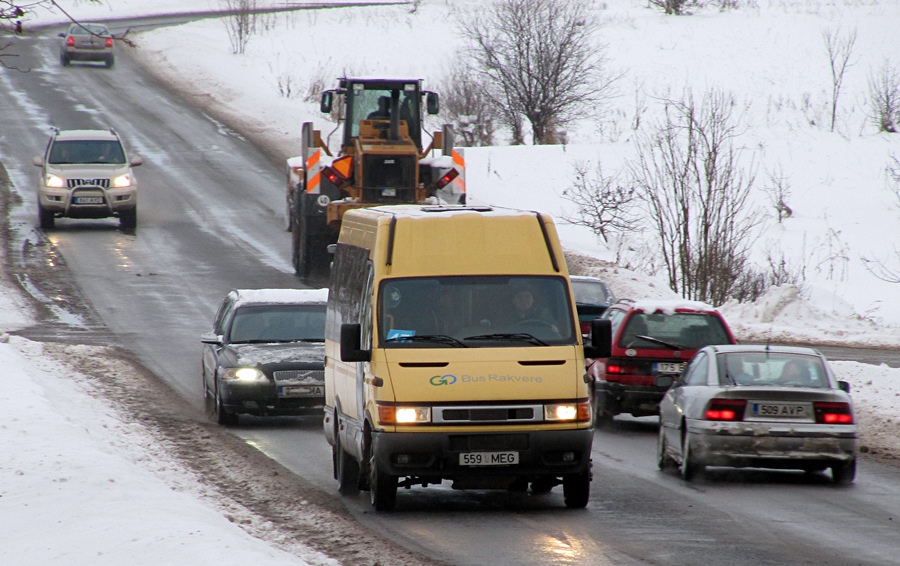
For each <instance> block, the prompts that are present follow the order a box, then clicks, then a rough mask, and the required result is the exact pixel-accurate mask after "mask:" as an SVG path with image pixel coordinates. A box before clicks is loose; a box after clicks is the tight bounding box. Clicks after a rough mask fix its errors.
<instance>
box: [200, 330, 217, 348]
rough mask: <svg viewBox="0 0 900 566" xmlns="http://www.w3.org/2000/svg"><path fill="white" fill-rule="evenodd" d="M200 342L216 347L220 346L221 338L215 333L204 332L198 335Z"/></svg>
mask: <svg viewBox="0 0 900 566" xmlns="http://www.w3.org/2000/svg"><path fill="white" fill-rule="evenodd" d="M200 341H201V342H203V343H204V344H213V345H216V346H220V345H221V344H222V337H221V336H219V335H217V334H216V333H215V332H204V333H203V334H201V335H200Z"/></svg>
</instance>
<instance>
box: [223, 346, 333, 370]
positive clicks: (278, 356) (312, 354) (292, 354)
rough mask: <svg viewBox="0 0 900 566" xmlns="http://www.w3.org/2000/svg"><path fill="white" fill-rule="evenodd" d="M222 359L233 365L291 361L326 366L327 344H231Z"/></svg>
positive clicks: (311, 365) (309, 365)
mask: <svg viewBox="0 0 900 566" xmlns="http://www.w3.org/2000/svg"><path fill="white" fill-rule="evenodd" d="M222 361H223V365H231V366H232V367H237V366H262V365H270V364H289V363H297V364H304V365H308V367H313V366H318V367H324V365H325V344H324V343H322V342H275V343H265V344H229V345H228V347H226V348H225V351H224V352H222Z"/></svg>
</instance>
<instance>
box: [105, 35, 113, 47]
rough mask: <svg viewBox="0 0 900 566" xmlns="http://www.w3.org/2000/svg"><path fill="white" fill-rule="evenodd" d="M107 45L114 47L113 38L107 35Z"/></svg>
mask: <svg viewBox="0 0 900 566" xmlns="http://www.w3.org/2000/svg"><path fill="white" fill-rule="evenodd" d="M106 46H107V47H112V38H111V37H107V38H106Z"/></svg>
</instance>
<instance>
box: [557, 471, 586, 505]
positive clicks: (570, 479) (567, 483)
mask: <svg viewBox="0 0 900 566" xmlns="http://www.w3.org/2000/svg"><path fill="white" fill-rule="evenodd" d="M590 497H591V474H590V472H581V473H578V474H567V475H565V476H563V499H565V502H566V507H568V508H569V509H584V508H585V507H587V504H588V499H590Z"/></svg>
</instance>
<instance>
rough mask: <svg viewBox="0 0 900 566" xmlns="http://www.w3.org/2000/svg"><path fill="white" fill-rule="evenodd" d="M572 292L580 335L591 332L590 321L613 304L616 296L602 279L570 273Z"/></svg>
mask: <svg viewBox="0 0 900 566" xmlns="http://www.w3.org/2000/svg"><path fill="white" fill-rule="evenodd" d="M569 280H570V281H571V282H572V293H573V294H574V295H575V310H577V311H578V324H579V325H580V326H581V334H582V336H587V335H588V334H590V332H591V321H592V320H594V319H596V318H598V317H599V316H600V315H601V314H603V313H604V312H606V309H607V308H609V306H610V305H612V304H615V302H616V296H615V295H614V294H613V292H612V289H610V288H609V285H607V284H606V282H605V281H603V280H602V279H598V278H596V277H587V276H584V275H572V276H570V277H569Z"/></svg>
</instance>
